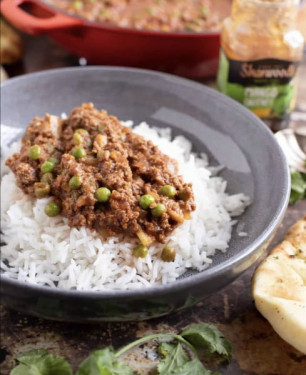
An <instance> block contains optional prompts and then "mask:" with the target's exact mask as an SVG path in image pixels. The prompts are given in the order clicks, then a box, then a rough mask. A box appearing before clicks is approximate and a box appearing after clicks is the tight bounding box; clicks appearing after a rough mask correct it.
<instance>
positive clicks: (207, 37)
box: [1, 0, 220, 78]
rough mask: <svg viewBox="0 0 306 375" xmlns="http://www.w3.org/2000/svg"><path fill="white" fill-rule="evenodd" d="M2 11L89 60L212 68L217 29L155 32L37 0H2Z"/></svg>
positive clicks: (185, 71)
mask: <svg viewBox="0 0 306 375" xmlns="http://www.w3.org/2000/svg"><path fill="white" fill-rule="evenodd" d="M1 11H2V14H3V15H4V16H5V17H6V18H7V19H8V20H9V21H10V22H11V23H12V24H13V25H15V26H16V27H18V28H19V29H21V30H22V31H25V32H27V33H30V34H34V35H39V34H47V35H49V36H50V38H52V39H54V40H55V41H56V42H57V43H58V44H60V45H61V46H62V47H64V48H65V49H66V50H68V51H69V52H71V53H72V54H75V55H77V56H80V57H84V58H86V59H87V60H88V62H89V63H91V64H99V65H100V64H101V65H121V66H132V67H140V68H147V69H154V70H160V71H165V72H169V73H173V74H177V75H181V76H188V77H193V78H201V77H209V76H213V75H215V74H216V71H217V64H218V55H219V46H220V40H219V36H220V35H219V32H211V31H207V32H201V33H193V32H188V33H187V32H159V31H148V30H136V29H127V28H121V27H116V26H110V25H106V24H102V23H96V22H91V21H88V20H86V19H83V18H79V17H76V16H73V15H70V14H67V13H65V12H64V11H62V10H59V9H57V8H54V7H52V6H50V5H48V4H46V3H44V2H43V1H40V0H2V2H1Z"/></svg>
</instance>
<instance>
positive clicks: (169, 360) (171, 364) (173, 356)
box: [157, 342, 189, 375]
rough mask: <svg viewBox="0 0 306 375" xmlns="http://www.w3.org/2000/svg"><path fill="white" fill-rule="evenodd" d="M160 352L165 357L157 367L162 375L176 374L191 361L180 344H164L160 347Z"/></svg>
mask: <svg viewBox="0 0 306 375" xmlns="http://www.w3.org/2000/svg"><path fill="white" fill-rule="evenodd" d="M158 352H159V354H161V355H162V356H163V357H164V358H163V359H162V360H161V362H160V363H159V365H158V366H157V369H158V373H159V374H160V375H170V374H174V373H175V371H176V370H177V369H178V368H180V367H182V366H183V365H185V364H186V363H187V362H188V361H189V357H188V356H187V354H186V353H185V351H184V349H183V347H182V345H181V344H180V343H167V342H163V343H161V344H160V345H159V347H158Z"/></svg>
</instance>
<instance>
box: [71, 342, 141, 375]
mask: <svg viewBox="0 0 306 375" xmlns="http://www.w3.org/2000/svg"><path fill="white" fill-rule="evenodd" d="M112 374H114V375H133V374H134V371H133V370H132V369H131V368H130V367H129V366H128V365H126V364H125V363H123V362H119V361H118V360H117V359H116V353H115V351H114V349H113V348H112V347H109V348H105V349H102V350H96V351H94V352H93V353H91V354H90V356H89V357H87V358H86V359H85V360H84V361H83V362H82V363H81V364H80V367H79V369H78V371H77V372H76V375H112Z"/></svg>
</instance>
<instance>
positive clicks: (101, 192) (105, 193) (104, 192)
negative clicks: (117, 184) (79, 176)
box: [96, 187, 112, 203]
mask: <svg viewBox="0 0 306 375" xmlns="http://www.w3.org/2000/svg"><path fill="white" fill-rule="evenodd" d="M111 194H112V192H111V191H110V190H109V189H108V188H106V187H101V188H99V189H97V190H96V198H97V199H98V202H103V203H105V202H107V201H108V200H109V198H110V196H111Z"/></svg>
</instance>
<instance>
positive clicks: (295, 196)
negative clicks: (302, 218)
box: [290, 171, 306, 204]
mask: <svg viewBox="0 0 306 375" xmlns="http://www.w3.org/2000/svg"><path fill="white" fill-rule="evenodd" d="M305 198H306V173H300V172H298V171H291V194H290V204H293V203H295V202H297V201H298V200H300V199H305Z"/></svg>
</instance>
